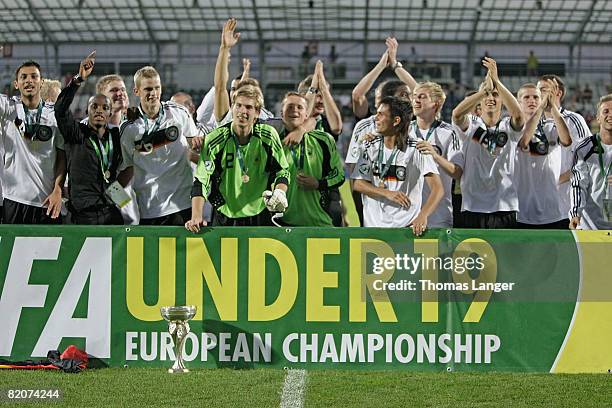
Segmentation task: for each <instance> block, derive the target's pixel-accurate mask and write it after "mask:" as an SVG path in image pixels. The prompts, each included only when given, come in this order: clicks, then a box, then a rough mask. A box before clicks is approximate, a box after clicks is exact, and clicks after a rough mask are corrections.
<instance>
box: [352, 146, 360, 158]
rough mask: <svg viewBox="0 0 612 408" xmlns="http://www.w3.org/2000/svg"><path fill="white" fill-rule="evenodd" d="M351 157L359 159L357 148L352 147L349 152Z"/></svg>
mask: <svg viewBox="0 0 612 408" xmlns="http://www.w3.org/2000/svg"><path fill="white" fill-rule="evenodd" d="M351 155H352V156H353V157H359V146H353V149H352V150H351Z"/></svg>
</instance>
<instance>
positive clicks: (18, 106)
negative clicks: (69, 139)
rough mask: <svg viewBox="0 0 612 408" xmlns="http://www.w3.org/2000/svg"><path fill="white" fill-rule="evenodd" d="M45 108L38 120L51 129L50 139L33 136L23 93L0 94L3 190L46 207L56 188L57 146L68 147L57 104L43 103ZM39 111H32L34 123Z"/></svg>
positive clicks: (24, 201) (16, 198)
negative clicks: (10, 95) (54, 105)
mask: <svg viewBox="0 0 612 408" xmlns="http://www.w3.org/2000/svg"><path fill="white" fill-rule="evenodd" d="M41 108H42V109H41V110H40V118H39V121H38V123H39V124H40V126H44V128H43V129H44V130H45V131H47V132H49V134H48V135H50V138H49V139H48V140H41V139H39V138H37V137H36V136H35V137H34V138H31V137H29V134H28V132H26V111H25V110H24V106H23V104H22V103H21V99H20V98H19V97H17V96H15V97H12V98H9V97H8V96H6V95H0V138H1V141H2V149H1V150H2V152H3V155H2V159H3V160H2V165H3V169H2V194H3V196H4V198H7V199H9V200H12V201H16V202H18V203H21V204H27V205H31V206H35V207H42V204H43V202H44V200H45V199H46V198H47V196H48V195H49V194H50V193H51V191H52V190H53V184H54V180H55V159H56V157H57V151H56V149H60V150H64V140H63V138H62V135H61V134H60V132H59V130H58V129H57V123H56V122H55V114H54V111H53V104H47V103H43V105H42V107H41ZM38 112H39V111H38V109H36V110H29V111H28V115H29V116H30V118H33V119H32V120H33V122H32V123H35V122H36V117H37V116H38ZM39 129H40V128H39ZM44 139H46V138H44Z"/></svg>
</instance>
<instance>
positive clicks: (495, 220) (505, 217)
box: [461, 211, 516, 229]
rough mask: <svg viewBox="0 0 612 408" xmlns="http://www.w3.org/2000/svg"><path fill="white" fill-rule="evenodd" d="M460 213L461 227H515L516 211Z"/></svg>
mask: <svg viewBox="0 0 612 408" xmlns="http://www.w3.org/2000/svg"><path fill="white" fill-rule="evenodd" d="M461 215H462V223H463V228H483V229H511V228H516V211H496V212H493V213H479V212H472V211H463V212H461Z"/></svg>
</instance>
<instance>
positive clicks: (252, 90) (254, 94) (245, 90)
mask: <svg viewBox="0 0 612 408" xmlns="http://www.w3.org/2000/svg"><path fill="white" fill-rule="evenodd" d="M239 96H244V97H245V98H251V99H253V100H254V101H255V103H254V104H253V105H254V106H255V109H257V110H258V111H259V110H261V108H262V107H263V105H264V97H263V93H262V92H261V89H260V88H259V87H256V86H253V85H242V86H241V87H240V88H238V89H236V91H235V92H234V102H236V99H238V97H239Z"/></svg>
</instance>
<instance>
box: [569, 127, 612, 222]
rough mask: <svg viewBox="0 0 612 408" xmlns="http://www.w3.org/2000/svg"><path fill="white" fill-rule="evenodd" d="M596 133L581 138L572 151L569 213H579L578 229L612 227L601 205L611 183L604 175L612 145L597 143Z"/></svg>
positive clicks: (609, 193)
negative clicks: (580, 141) (572, 163)
mask: <svg viewBox="0 0 612 408" xmlns="http://www.w3.org/2000/svg"><path fill="white" fill-rule="evenodd" d="M597 137H598V136H592V137H589V138H587V139H584V140H583V141H582V143H580V144H579V145H578V147H577V148H576V151H575V153H574V166H573V167H572V177H571V181H570V182H571V190H570V191H571V193H570V197H571V201H570V202H571V209H570V213H569V216H570V218H571V217H576V216H578V217H580V226H579V228H581V229H590V230H596V229H604V230H607V229H612V222H607V221H606V220H605V218H604V214H603V205H604V199H605V198H607V199H612V191H610V190H612V186H610V185H609V184H608V181H607V178H606V175H607V172H609V171H610V170H609V168H610V166H611V165H612V145H605V144H600V143H599V142H598V140H597ZM600 146H601V147H600ZM600 160H601V162H600ZM602 164H603V168H602ZM611 173H612V172H611ZM606 195H607V197H606Z"/></svg>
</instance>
